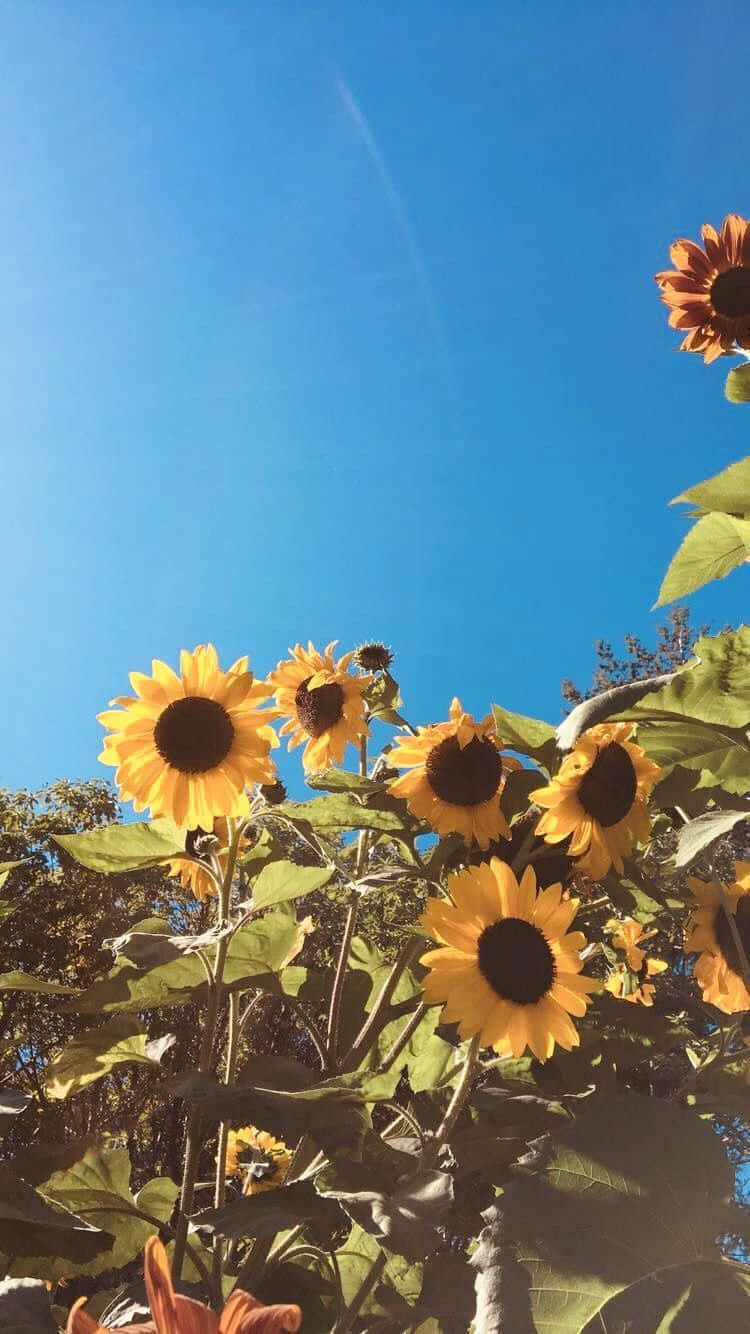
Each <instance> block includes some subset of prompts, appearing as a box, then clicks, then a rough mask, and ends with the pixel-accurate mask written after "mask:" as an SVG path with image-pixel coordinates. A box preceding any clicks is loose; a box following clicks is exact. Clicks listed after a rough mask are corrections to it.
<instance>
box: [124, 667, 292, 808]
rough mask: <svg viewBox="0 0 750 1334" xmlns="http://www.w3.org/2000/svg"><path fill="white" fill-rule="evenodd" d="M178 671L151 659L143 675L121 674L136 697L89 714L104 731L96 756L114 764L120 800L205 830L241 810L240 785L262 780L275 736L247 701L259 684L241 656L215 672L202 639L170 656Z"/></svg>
mask: <svg viewBox="0 0 750 1334" xmlns="http://www.w3.org/2000/svg"><path fill="white" fill-rule="evenodd" d="M180 672H181V674H180V676H177V675H176V673H175V672H173V671H172V668H171V667H168V666H167V665H166V663H163V662H159V661H158V659H155V660H154V662H153V665H152V675H151V676H144V675H143V674H142V673H141V672H131V674H130V681H131V684H132V686H133V689H134V691H135V693H136V698H132V697H130V696H123V697H121V698H119V699H114V700H112V701H111V703H112V705H120V706H121V708H111V709H109V710H107V711H106V712H104V713H100V714H99V715H98V718H99V722H100V723H103V724H104V726H105V727H108V728H110V729H111V733H110V735H109V736H105V738H104V750H103V751H102V754H101V755H100V756H99V759H100V760H101V761H102V762H103V763H104V764H112V765H116V766H117V772H116V774H115V782H116V783H117V785H118V787H119V788H120V796H121V798H122V800H123V801H132V802H133V805H134V807H135V809H136V811H142V810H144V809H145V808H146V807H147V806H149V807H150V808H151V811H152V813H153V815H154V816H168V817H169V818H171V819H172V820H174V821H175V823H176V824H178V825H181V826H182V827H183V828H186V829H197V828H202V829H212V828H213V822H214V818H215V817H216V816H220V815H247V813H248V811H249V809H250V807H249V803H248V799H247V795H246V793H245V790H244V789H245V784H246V783H254V782H260V783H271V782H273V780H274V778H275V769H274V766H273V762H272V761H271V759H270V758H269V751H270V749H271V747H272V746H277V745H278V744H279V743H278V739H277V737H276V734H275V732H274V730H273V728H272V727H269V725H268V715H264V714H262V713H261V712H259V710H258V709H257V708H256V705H257V704H259V703H260V702H261V701H263V700H265V699H267V698H268V696H269V695H270V693H271V691H270V689H269V687H268V686H267V685H265V684H264V683H263V682H260V681H254V680H253V675H252V672H249V671H248V670H247V658H238V659H237V662H235V663H233V665H232V666H231V667H230V668H229V671H228V672H223V671H221V669H220V667H219V663H218V659H217V656H216V649H215V648H214V647H213V645H212V644H208V645H204V644H199V645H198V647H197V648H196V649H195V650H194V651H193V652H192V653H188V652H187V650H183V652H182V654H181V655H180Z"/></svg>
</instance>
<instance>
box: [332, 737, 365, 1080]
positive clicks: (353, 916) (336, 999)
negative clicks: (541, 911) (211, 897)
mask: <svg viewBox="0 0 750 1334" xmlns="http://www.w3.org/2000/svg"><path fill="white" fill-rule="evenodd" d="M359 773H360V777H362V778H366V777H367V737H366V736H363V737H361V738H360V742H359ZM367 840H368V832H367V830H366V829H360V831H359V839H358V842H357V860H356V863H355V870H354V878H355V880H358V879H359V877H360V875H361V874H362V871H363V869H364V865H365V861H366V859H367ZM358 912H359V896H358V894H357V891H356V889H355V888H352V894H351V898H350V899H349V907H348V909H347V914H346V922H345V923H344V934H343V936H342V939H341V949H340V951H339V957H338V963H337V964H336V973H335V976H334V979H333V987H332V989H331V1004H330V1008H329V1011H328V1034H327V1042H328V1060H329V1062H330V1064H331V1066H332V1067H333V1068H334V1069H335V1067H336V1053H337V1050H338V1043H339V1022H340V1019H341V1002H342V1000H343V998H344V984H345V982H346V968H347V964H348V962H349V954H350V952H351V948H352V940H353V938H354V932H355V930H356V928H357V915H358Z"/></svg>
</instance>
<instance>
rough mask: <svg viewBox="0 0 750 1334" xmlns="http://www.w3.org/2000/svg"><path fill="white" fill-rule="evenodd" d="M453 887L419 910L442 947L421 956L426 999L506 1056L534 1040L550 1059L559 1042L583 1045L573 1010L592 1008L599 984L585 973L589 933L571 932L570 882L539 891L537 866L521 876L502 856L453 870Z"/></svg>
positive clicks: (466, 1033)
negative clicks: (566, 889) (565, 890)
mask: <svg viewBox="0 0 750 1334" xmlns="http://www.w3.org/2000/svg"><path fill="white" fill-rule="evenodd" d="M448 889H449V893H450V897H451V900H452V902H450V903H447V902H446V901H445V900H444V899H428V901H427V907H426V909H425V912H424V913H423V915H422V917H421V919H420V921H421V924H422V926H423V927H424V929H425V931H426V932H427V933H428V935H430V936H432V937H433V939H434V940H436V941H438V942H439V946H440V948H438V949H434V950H429V951H428V953H427V954H423V955H422V958H421V963H422V964H424V966H425V967H426V968H428V969H429V970H430V971H429V972H428V974H427V976H426V977H425V979H424V981H423V982H422V988H423V990H424V995H425V1001H426V1002H427V1004H428V1005H436V1004H441V1003H443V1004H444V1009H443V1014H442V1018H443V1020H445V1021H447V1022H448V1023H456V1022H457V1023H458V1027H459V1033H460V1034H461V1036H462V1037H464V1038H468V1037H473V1036H474V1035H475V1034H479V1037H480V1041H481V1043H482V1046H491V1047H494V1048H495V1051H497V1052H499V1053H500V1054H501V1055H504V1056H510V1055H513V1056H516V1057H518V1056H522V1055H523V1053H524V1051H525V1050H526V1048H527V1047H530V1048H531V1051H532V1052H533V1053H534V1055H535V1056H536V1057H537V1059H538V1060H540V1061H545V1060H546V1059H547V1057H548V1056H551V1055H552V1052H553V1051H554V1047H555V1043H556V1042H557V1043H559V1044H560V1046H561V1047H564V1048H565V1050H566V1051H570V1050H571V1048H573V1047H577V1046H578V1042H579V1039H578V1033H577V1032H576V1030H575V1028H574V1026H573V1024H572V1022H571V1019H570V1015H571V1014H575V1015H578V1016H581V1015H584V1014H585V1013H586V1006H587V1005H588V1004H589V994H590V993H591V992H592V991H597V990H598V989H599V986H600V984H599V982H597V981H596V980H595V979H594V978H590V977H583V976H581V968H582V967H583V963H582V960H581V956H580V950H581V949H582V948H583V946H584V944H585V940H584V937H583V935H582V934H581V932H580V931H572V932H570V934H566V932H567V931H568V927H569V926H570V924H571V922H572V920H573V918H574V917H575V914H576V910H577V908H578V902H579V901H578V899H563V897H562V886H561V885H550V886H548V888H547V889H543V890H541V891H540V892H537V887H536V876H535V874H534V868H533V866H527V867H526V870H525V871H524V872H523V875H522V876H521V880H520V883H519V882H518V881H517V880H516V877H515V876H514V874H513V872H512V871H511V869H510V867H509V866H506V864H505V862H501V861H500V860H499V858H497V857H494V858H493V859H492V861H491V862H489V863H487V862H485V863H484V864H483V865H481V866H476V867H471V868H469V869H468V870H466V871H459V872H458V874H457V875H453V876H449V878H448Z"/></svg>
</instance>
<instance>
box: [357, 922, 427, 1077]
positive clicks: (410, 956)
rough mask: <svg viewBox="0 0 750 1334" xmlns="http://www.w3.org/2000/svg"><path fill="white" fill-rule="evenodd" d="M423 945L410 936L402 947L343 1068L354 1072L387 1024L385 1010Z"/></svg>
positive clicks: (418, 939)
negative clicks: (402, 976) (403, 975)
mask: <svg viewBox="0 0 750 1334" xmlns="http://www.w3.org/2000/svg"><path fill="white" fill-rule="evenodd" d="M424 944H425V942H424V940H423V939H422V937H421V936H410V937H409V939H408V940H407V941H406V942H405V943H404V944H403V945H402V947H401V949H400V951H399V953H398V956H397V958H396V960H395V962H394V964H393V966H392V967H391V970H390V972H389V974H388V976H387V977H386V979H385V982H384V983H383V985H382V987H381V988H380V991H379V993H378V995H377V997H376V999H375V1002H374V1004H373V1007H372V1009H371V1010H370V1013H369V1015H368V1016H367V1019H366V1021H365V1023H364V1025H363V1026H362V1029H361V1030H360V1032H359V1034H358V1036H357V1037H356V1038H355V1040H354V1042H353V1043H352V1046H351V1047H350V1048H349V1051H348V1052H347V1054H346V1057H345V1058H344V1061H343V1062H342V1065H343V1066H344V1068H346V1069H349V1070H356V1068H357V1066H358V1065H360V1063H361V1061H362V1059H363V1057H364V1055H365V1052H366V1051H367V1049H368V1047H369V1046H371V1045H372V1042H373V1041H374V1040H375V1038H376V1037H377V1036H378V1034H379V1033H380V1032H381V1031H382V1029H383V1028H384V1027H385V1024H386V1023H387V1022H388V1020H387V1019H386V1017H385V1014H386V1010H387V1007H388V1006H389V1005H390V1003H391V997H392V996H393V993H394V991H395V990H396V987H397V986H398V983H399V981H400V979H401V975H402V973H404V972H405V971H406V969H407V968H408V967H409V964H410V963H412V962H413V960H414V959H415V957H416V956H417V954H419V951H420V950H422V949H424Z"/></svg>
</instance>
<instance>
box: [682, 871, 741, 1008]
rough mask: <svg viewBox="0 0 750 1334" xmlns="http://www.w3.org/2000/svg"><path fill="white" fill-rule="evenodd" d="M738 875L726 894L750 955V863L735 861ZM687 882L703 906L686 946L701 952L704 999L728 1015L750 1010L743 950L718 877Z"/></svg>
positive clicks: (694, 915)
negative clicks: (744, 973)
mask: <svg viewBox="0 0 750 1334" xmlns="http://www.w3.org/2000/svg"><path fill="white" fill-rule="evenodd" d="M734 874H735V883H734V884H733V885H727V886H726V887H725V889H724V893H725V894H726V897H727V902H728V904H729V911H730V912H731V913H732V914H733V916H734V920H735V922H736V923H737V931H738V932H739V937H740V940H741V941H742V944H743V946H744V949H745V955H746V957H748V958H750V862H735V864H734ZM687 883H688V885H689V886H690V888H691V890H692V891H693V894H694V896H695V898H696V899H697V900H698V903H699V905H700V906H699V907H698V908H695V909H694V910H693V912H692V914H691V916H690V920H689V922H688V932H689V935H688V938H687V940H686V941H685V949H686V950H689V951H691V952H693V951H694V952H696V953H698V952H700V958H699V959H698V960H697V962H696V965H695V980H696V982H697V983H698V985H699V986H700V988H701V990H702V992H703V999H704V1001H710V1003H711V1004H712V1005H715V1006H716V1008H717V1009H718V1010H723V1011H724V1014H739V1013H740V1012H741V1011H742V1010H750V991H748V988H747V986H746V985H745V981H744V978H743V976H742V966H741V963H740V956H739V950H738V949H737V946H736V944H735V940H734V936H733V935H732V931H731V928H730V926H729V922H728V921H727V918H726V914H725V912H724V908H723V907H722V902H721V893H720V891H719V886H718V884H717V883H716V881H714V880H710V881H705V880H696V879H695V878H694V877H693V876H688V877H687Z"/></svg>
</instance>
